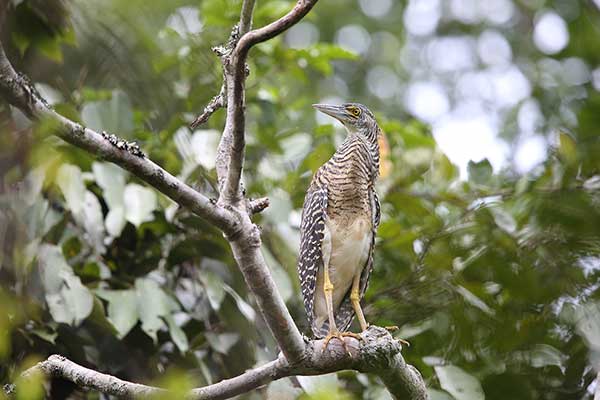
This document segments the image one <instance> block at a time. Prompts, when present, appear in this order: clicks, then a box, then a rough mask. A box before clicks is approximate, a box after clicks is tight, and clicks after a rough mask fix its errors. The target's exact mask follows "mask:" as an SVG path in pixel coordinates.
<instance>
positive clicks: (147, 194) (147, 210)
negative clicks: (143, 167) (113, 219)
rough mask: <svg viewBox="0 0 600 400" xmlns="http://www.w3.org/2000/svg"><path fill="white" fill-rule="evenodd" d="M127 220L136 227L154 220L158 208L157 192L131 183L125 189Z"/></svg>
mask: <svg viewBox="0 0 600 400" xmlns="http://www.w3.org/2000/svg"><path fill="white" fill-rule="evenodd" d="M123 195H124V196H125V219H126V220H127V221H129V222H131V223H132V224H133V225H135V226H136V227H139V226H140V225H141V224H142V223H144V222H148V221H152V220H153V219H154V215H153V212H154V210H156V208H157V206H158V199H157V197H156V192H155V191H154V190H152V189H149V188H146V187H144V186H140V185H138V184H137V183H130V184H128V185H127V186H126V187H125V190H124V193H123Z"/></svg>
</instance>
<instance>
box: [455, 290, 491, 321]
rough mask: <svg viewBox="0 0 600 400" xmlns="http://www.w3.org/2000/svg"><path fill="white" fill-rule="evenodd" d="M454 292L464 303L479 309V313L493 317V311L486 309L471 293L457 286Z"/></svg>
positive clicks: (485, 305) (486, 306)
mask: <svg viewBox="0 0 600 400" xmlns="http://www.w3.org/2000/svg"><path fill="white" fill-rule="evenodd" d="M456 291H457V292H458V293H459V294H460V295H461V296H462V297H463V298H464V299H465V301H466V302H467V303H469V304H471V305H472V306H475V307H477V308H479V309H480V310H481V311H483V312H484V313H486V314H488V315H494V310H492V309H491V308H490V307H488V305H487V304H485V303H484V302H483V300H481V299H480V298H479V297H477V296H475V295H474V294H473V293H471V292H470V291H468V290H467V289H465V288H464V287H462V286H460V285H458V286H457V287H456Z"/></svg>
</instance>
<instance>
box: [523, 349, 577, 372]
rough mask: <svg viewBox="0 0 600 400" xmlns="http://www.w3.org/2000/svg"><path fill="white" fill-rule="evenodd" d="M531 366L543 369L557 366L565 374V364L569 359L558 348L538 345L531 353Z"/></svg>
mask: <svg viewBox="0 0 600 400" xmlns="http://www.w3.org/2000/svg"><path fill="white" fill-rule="evenodd" d="M529 356H530V362H531V366H532V367H534V368H543V367H547V366H556V367H558V368H559V369H560V370H561V371H562V372H563V373H564V371H565V367H564V362H565V361H566V360H567V359H568V357H567V356H566V355H564V354H563V353H561V352H560V351H559V350H558V349H557V348H555V347H552V346H550V345H547V344H536V345H535V346H534V347H533V349H532V350H531V352H530V355H529Z"/></svg>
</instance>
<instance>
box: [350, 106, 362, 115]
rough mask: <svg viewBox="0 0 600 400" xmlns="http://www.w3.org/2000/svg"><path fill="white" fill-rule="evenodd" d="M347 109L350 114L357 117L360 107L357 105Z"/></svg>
mask: <svg viewBox="0 0 600 400" xmlns="http://www.w3.org/2000/svg"><path fill="white" fill-rule="evenodd" d="M349 111H350V114H352V115H354V116H355V117H358V116H359V115H360V108H358V107H352V108H351V109H350V110H349Z"/></svg>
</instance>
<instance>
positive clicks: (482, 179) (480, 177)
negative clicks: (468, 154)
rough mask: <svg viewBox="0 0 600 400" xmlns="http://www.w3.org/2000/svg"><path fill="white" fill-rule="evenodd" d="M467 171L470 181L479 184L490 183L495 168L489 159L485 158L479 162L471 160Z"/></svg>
mask: <svg viewBox="0 0 600 400" xmlns="http://www.w3.org/2000/svg"><path fill="white" fill-rule="evenodd" d="M467 171H468V173H469V181H471V182H473V183H476V184H478V185H485V184H487V183H489V181H490V179H491V177H492V173H493V171H494V170H493V168H492V164H490V162H489V161H488V159H487V158H484V159H483V160H481V161H479V162H474V161H469V164H468V165H467Z"/></svg>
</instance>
